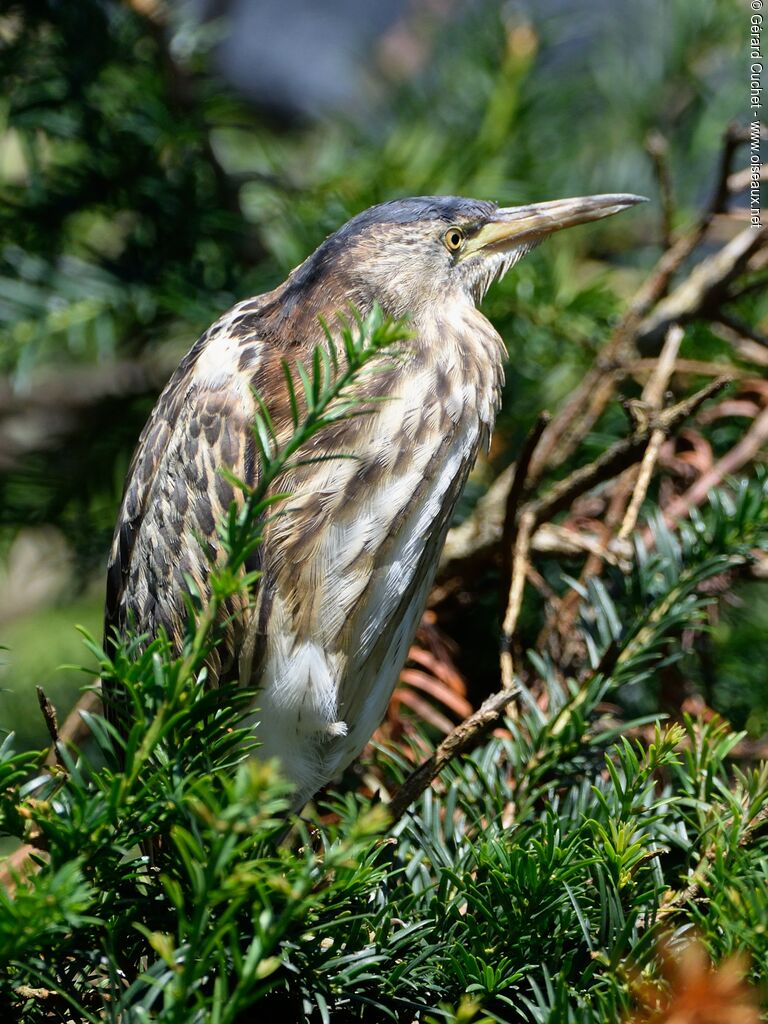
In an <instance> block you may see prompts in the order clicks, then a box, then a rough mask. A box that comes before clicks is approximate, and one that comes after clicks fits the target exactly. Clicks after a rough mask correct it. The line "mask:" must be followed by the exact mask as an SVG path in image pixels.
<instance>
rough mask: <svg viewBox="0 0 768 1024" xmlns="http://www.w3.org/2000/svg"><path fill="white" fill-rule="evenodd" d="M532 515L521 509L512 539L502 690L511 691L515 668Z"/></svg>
mask: <svg viewBox="0 0 768 1024" xmlns="http://www.w3.org/2000/svg"><path fill="white" fill-rule="evenodd" d="M533 525H534V518H533V512H532V510H531V509H530V508H526V509H524V510H523V512H522V514H521V516H520V525H519V527H518V530H517V539H516V541H515V557H514V561H513V566H512V580H511V582H510V586H509V598H508V599H507V610H506V612H505V614H504V622H503V624H502V627H501V656H500V658H501V685H502V687H503V689H504V690H510V691H511V690H514V689H515V686H516V683H515V668H514V662H513V658H512V641H513V638H514V634H515V628H516V626H517V620H518V618H519V616H520V608H521V607H522V604H523V593H524V591H525V580H526V577H527V574H528V554H529V552H530V549H531V536H532V534H533Z"/></svg>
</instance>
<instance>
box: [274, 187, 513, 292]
mask: <svg viewBox="0 0 768 1024" xmlns="http://www.w3.org/2000/svg"><path fill="white" fill-rule="evenodd" d="M497 210H498V205H497V204H496V203H493V202H489V201H487V200H483V199H465V198H464V197H462V196H412V197H410V198H408V199H390V200H388V201H387V202H386V203H379V204H378V205H377V206H371V207H369V208H368V209H367V210H363V211H362V213H358V214H357V215H356V216H355V217H352V219H351V220H348V221H347V223H346V224H344V225H342V227H340V228H339V230H338V231H335V232H334V233H333V234H332V235H329V236H328V238H326V240H325V241H324V242H323V243H322V244H321V245H320V246H318V248H317V249H316V250H315V251H314V253H312V255H311V256H310V257H309V258H308V259H307V260H305V261H304V263H303V264H302V265H301V266H300V267H298V268H297V269H296V270H295V271H294V273H293V274H292V275H291V279H290V280H291V288H290V292H295V291H297V290H300V289H304V288H306V287H308V286H310V285H312V284H313V283H314V282H315V281H317V279H318V278H319V277H320V275H321V274H322V273H323V271H324V270H325V269H327V268H329V267H332V266H334V265H335V264H336V258H337V257H338V256H339V255H340V254H341V253H343V252H344V251H345V250H347V249H348V248H349V246H350V243H354V242H355V241H356V240H357V239H358V238H360V237H362V236H364V235H365V234H366V233H367V232H368V231H369V230H370V229H371V228H375V227H376V225H378V224H381V225H386V224H402V225H407V224H418V223H422V224H423V223H426V222H430V221H432V222H434V221H440V222H441V223H444V224H445V225H446V227H448V226H450V225H452V224H455V223H457V222H459V223H461V224H464V225H468V224H471V225H473V226H474V225H477V226H478V227H479V226H480V225H481V224H483V223H485V221H487V220H489V219H490V218H491V217H493V215H494V214H495V213H496V211H497ZM287 297H288V296H287Z"/></svg>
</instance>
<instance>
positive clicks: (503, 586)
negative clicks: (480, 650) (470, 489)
mask: <svg viewBox="0 0 768 1024" xmlns="http://www.w3.org/2000/svg"><path fill="white" fill-rule="evenodd" d="M550 418H551V417H550V415H549V413H548V412H542V413H540V414H539V417H538V419H537V420H536V422H535V423H534V425H533V427H532V428H531V430H530V431H529V433H528V436H527V437H526V439H525V443H524V444H523V447H522V450H521V451H520V456H519V458H518V460H517V462H516V463H515V469H514V475H513V476H512V483H511V485H510V488H509V491H508V492H507V500H506V503H505V508H504V526H503V528H502V531H501V579H500V583H499V587H500V595H501V602H502V607H504V604H503V602H504V601H506V600H507V595H508V594H509V588H510V586H511V583H512V555H513V549H514V546H515V537H516V534H517V510H518V508H519V506H520V502H521V501H522V499H523V494H524V492H525V491H526V489H530V488H531V487H532V486H533V485H534V484H535V478H534V477H533V476H532V475H531V473H530V472H529V471H530V466H531V459H532V458H533V454H534V452H535V451H536V445H537V444H538V443H539V441H540V440H541V435H542V434H543V433H544V430H545V429H546V427H547V424H548V423H549V421H550Z"/></svg>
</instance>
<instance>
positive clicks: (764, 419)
mask: <svg viewBox="0 0 768 1024" xmlns="http://www.w3.org/2000/svg"><path fill="white" fill-rule="evenodd" d="M766 442H768V407H767V408H765V409H763V411H762V412H761V413H760V415H759V416H757V417H756V418H755V419H754V420H753V421H752V425H751V427H750V428H749V430H748V431H747V432H746V434H745V435H744V436H743V437H742V439H741V440H740V441H739V443H738V444H736V445H734V446H733V448H731V449H730V451H728V452H726V454H725V455H723V457H722V458H721V459H718V460H717V462H716V463H715V464H714V466H712V468H711V469H710V470H709V471H708V472H706V473H702V475H701V476H700V477H699V478H698V480H696V482H695V483H694V484H692V485H691V487H689V488H688V490H687V491H686V492H685V494H682V495H681V496H680V497H679V498H676V499H675V500H674V501H673V502H672V503H671V504H670V505H669V506H668V507H667V508H666V509H665V510H664V518H665V520H666V522H667V524H668V525H670V526H672V525H674V524H675V523H676V522H677V521H678V520H679V519H682V518H683V517H684V516H686V515H687V514H688V512H689V511H690V509H691V508H692V507H694V506H696V505H700V504H701V503H702V501H704V499H705V498H706V497H707V495H708V494H709V492H710V491H711V490H712V488H713V487H717V486H718V485H719V484H721V483H722V481H723V480H724V478H725V477H726V476H728V474H729V473H735V472H736V470H737V469H741V467H742V466H744V465H746V463H748V462H751V461H752V459H754V458H755V456H756V455H758V454H759V452H760V451H761V449H762V448H763V447H764V445H765V444H766Z"/></svg>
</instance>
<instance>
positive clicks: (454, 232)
mask: <svg viewBox="0 0 768 1024" xmlns="http://www.w3.org/2000/svg"><path fill="white" fill-rule="evenodd" d="M643 201H644V200H643V198H642V197H641V196H635V195H623V194H619V195H597V196H581V197H578V198H575V199H556V200H554V201H553V202H546V203H534V204H532V205H530V206H511V207H499V206H497V204H496V203H492V202H487V201H484V200H477V199H463V198H461V197H458V196H419V197H416V198H412V199H393V200H390V201H389V202H386V203H381V204H380V205H379V206H372V207H371V208H370V209H368V210H365V211H364V212H363V213H360V214H358V216H356V217H354V218H353V219H352V220H350V221H348V222H347V223H346V224H345V225H344V226H343V227H342V228H341V229H340V230H339V231H337V232H336V233H335V234H333V235H331V236H330V237H329V238H328V239H326V241H325V242H324V243H323V244H322V245H321V246H320V247H319V248H318V249H317V250H316V252H315V253H313V254H312V256H310V257H309V259H308V260H306V261H305V263H303V264H302V266H301V267H300V268H298V269H297V271H295V272H294V274H293V275H292V279H291V284H292V286H293V287H294V288H297V289H301V288H304V287H308V286H311V285H320V287H321V288H322V289H323V290H324V291H326V292H330V293H332V292H335V291H340V292H343V293H344V294H346V295H347V296H354V297H355V301H356V303H357V305H359V306H360V307H365V306H367V305H369V304H370V303H372V302H373V301H377V302H379V303H380V304H381V305H382V306H383V307H384V308H385V310H386V311H387V312H388V313H389V314H390V315H391V316H398V317H399V316H410V317H411V318H412V319H418V318H419V317H420V315H421V314H422V313H424V312H427V313H429V312H430V311H431V310H433V309H434V304H435V303H439V304H440V305H441V306H444V305H445V304H446V303H448V302H455V301H459V302H472V303H476V302H478V301H479V300H480V299H481V298H482V297H483V295H484V294H485V292H486V291H487V289H488V287H489V286H490V284H491V283H492V282H493V281H495V280H496V279H497V278H499V277H501V276H502V275H503V274H504V273H506V271H507V270H508V269H509V268H510V267H511V266H512V265H513V264H514V263H515V262H516V261H517V260H518V259H519V258H520V257H521V256H524V255H525V253H526V252H528V251H529V250H530V249H532V248H533V247H534V246H535V245H536V244H537V243H538V242H540V241H541V240H542V239H543V238H545V237H546V236H547V235H549V234H551V233H552V232H554V231H559V230H560V229H562V228H567V227H572V226H574V225H576V224H584V223H586V222H587V221H592V220H599V219H600V218H602V217H609V216H611V214H614V213H619V212H620V211H621V210H625V209H626V208H627V207H630V206H634V205H635V204H636V203H640V202H643Z"/></svg>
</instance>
